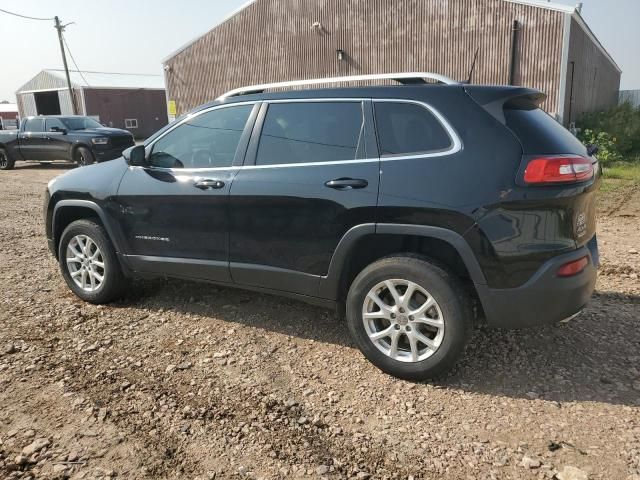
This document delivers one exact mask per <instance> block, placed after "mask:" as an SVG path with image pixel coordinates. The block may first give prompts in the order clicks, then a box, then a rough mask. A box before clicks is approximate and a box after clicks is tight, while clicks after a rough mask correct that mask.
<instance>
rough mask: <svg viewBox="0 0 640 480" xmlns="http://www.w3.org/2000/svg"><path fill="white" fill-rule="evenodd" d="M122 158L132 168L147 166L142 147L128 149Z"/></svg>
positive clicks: (145, 155)
mask: <svg viewBox="0 0 640 480" xmlns="http://www.w3.org/2000/svg"><path fill="white" fill-rule="evenodd" d="M122 156H123V157H124V159H125V160H126V161H127V163H128V164H129V165H131V166H132V167H146V166H147V153H146V151H145V148H144V145H136V146H135V147H129V148H127V149H126V150H125V151H124V152H122Z"/></svg>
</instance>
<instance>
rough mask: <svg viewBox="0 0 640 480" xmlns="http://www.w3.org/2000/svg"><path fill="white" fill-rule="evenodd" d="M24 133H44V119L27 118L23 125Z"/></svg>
mask: <svg viewBox="0 0 640 480" xmlns="http://www.w3.org/2000/svg"><path fill="white" fill-rule="evenodd" d="M24 131H25V132H34V133H38V132H44V118H38V117H35V118H28V119H27V121H26V122H25V123H24Z"/></svg>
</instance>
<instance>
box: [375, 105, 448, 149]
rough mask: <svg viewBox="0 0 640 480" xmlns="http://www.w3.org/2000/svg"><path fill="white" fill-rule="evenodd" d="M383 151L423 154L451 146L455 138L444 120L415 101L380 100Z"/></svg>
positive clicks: (378, 117) (380, 130) (378, 122)
mask: <svg viewBox="0 0 640 480" xmlns="http://www.w3.org/2000/svg"><path fill="white" fill-rule="evenodd" d="M375 111H376V126H377V129H378V143H379V147H380V155H381V156H383V157H391V156H396V155H420V154H427V153H435V152H442V151H446V150H449V149H450V148H451V146H452V140H451V137H450V136H449V134H448V133H447V131H446V130H445V129H444V127H443V126H442V124H441V123H440V121H439V120H438V119H437V118H436V117H435V116H434V115H433V113H431V112H430V111H429V110H427V109H426V108H425V107H423V106H420V105H416V104H414V103H400V102H376V104H375Z"/></svg>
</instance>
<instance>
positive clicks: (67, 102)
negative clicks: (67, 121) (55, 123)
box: [58, 90, 73, 115]
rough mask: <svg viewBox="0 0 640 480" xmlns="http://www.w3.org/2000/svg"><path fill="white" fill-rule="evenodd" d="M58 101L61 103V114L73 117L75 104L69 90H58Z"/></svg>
mask: <svg viewBox="0 0 640 480" xmlns="http://www.w3.org/2000/svg"><path fill="white" fill-rule="evenodd" d="M58 100H59V101H60V114H61V115H73V104H72V103H71V95H69V90H58Z"/></svg>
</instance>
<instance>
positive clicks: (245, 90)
mask: <svg viewBox="0 0 640 480" xmlns="http://www.w3.org/2000/svg"><path fill="white" fill-rule="evenodd" d="M368 80H395V81H396V82H398V83H401V84H403V85H411V84H414V85H415V84H424V83H427V82H426V80H435V81H436V82H438V83H444V84H445V85H458V84H459V82H457V81H455V80H452V79H451V78H449V77H445V76H444V75H439V74H437V73H427V72H417V73H382V74H374V75H354V76H350V77H332V78H313V79H309V80H293V81H290V82H279V83H265V84H262V85H252V86H249V87H241V88H236V89H235V90H230V91H228V92H227V93H225V94H224V95H222V96H220V97H218V100H224V99H226V98H229V97H236V96H238V95H249V94H252V93H263V92H264V91H265V90H270V89H273V88H289V87H302V86H307V85H323V84H326V83H342V82H363V81H368Z"/></svg>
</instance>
